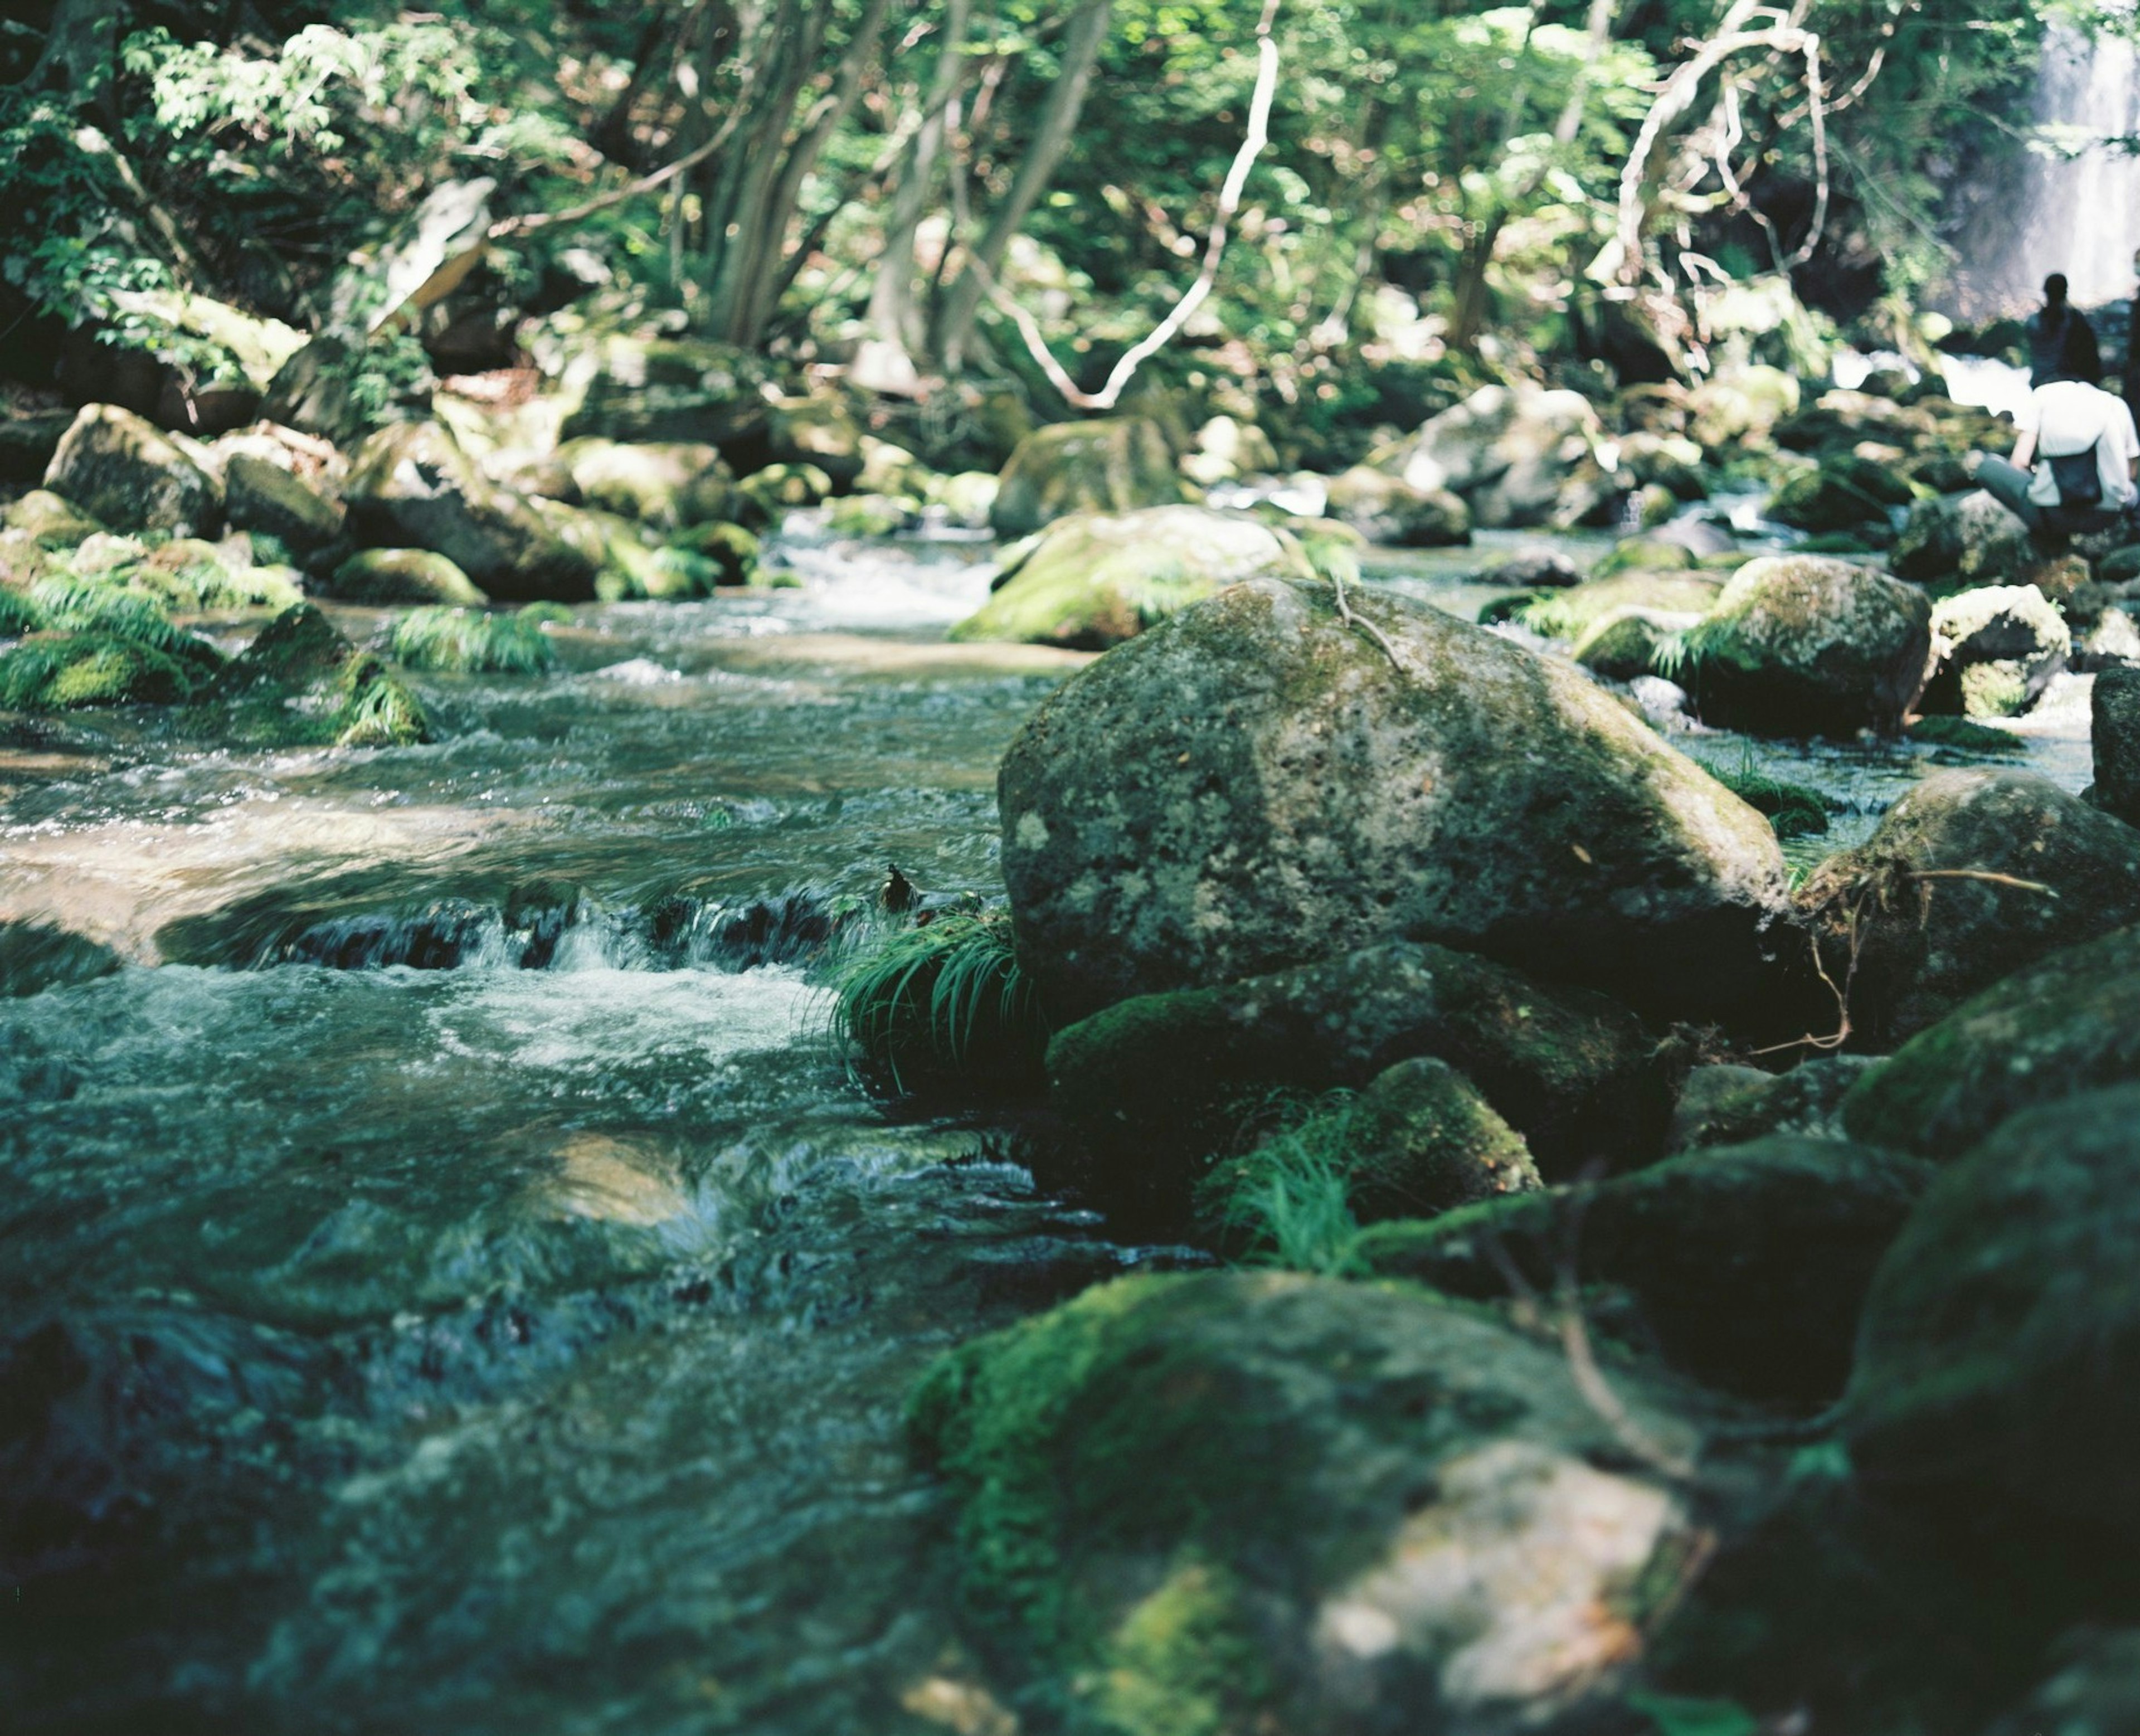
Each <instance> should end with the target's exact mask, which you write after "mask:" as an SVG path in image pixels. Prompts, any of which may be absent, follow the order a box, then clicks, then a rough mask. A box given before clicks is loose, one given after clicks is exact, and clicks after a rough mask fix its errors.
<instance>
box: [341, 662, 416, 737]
mask: <svg viewBox="0 0 2140 1736" xmlns="http://www.w3.org/2000/svg"><path fill="white" fill-rule="evenodd" d="M341 688H342V692H343V694H345V695H346V697H345V699H344V700H343V703H342V705H341V709H340V711H339V712H338V713H337V714H336V718H335V724H336V730H335V745H336V747H338V748H400V747H408V746H411V745H413V744H414V743H418V742H421V741H424V740H425V739H427V738H428V737H429V733H430V720H429V718H427V717H425V714H424V708H423V705H422V704H421V702H420V701H419V700H418V699H417V698H416V696H415V694H412V693H410V691H409V689H407V688H406V687H405V686H403V685H402V684H401V683H400V681H399V680H398V679H395V675H394V673H393V671H392V670H391V669H388V668H387V666H386V665H385V664H384V663H382V662H381V661H380V660H379V659H378V658H376V657H372V656H357V657H352V658H351V659H350V660H349V664H348V667H347V668H346V669H344V670H343V672H342V678H341Z"/></svg>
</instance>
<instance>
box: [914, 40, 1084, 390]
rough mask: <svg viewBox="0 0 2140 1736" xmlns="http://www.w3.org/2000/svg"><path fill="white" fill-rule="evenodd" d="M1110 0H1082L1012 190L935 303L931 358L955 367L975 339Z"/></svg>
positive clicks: (1056, 153) (1053, 160) (1056, 146)
mask: <svg viewBox="0 0 2140 1736" xmlns="http://www.w3.org/2000/svg"><path fill="white" fill-rule="evenodd" d="M1114 9H1115V8H1114V0H1082V4H1081V5H1080V7H1079V8H1078V10H1077V14H1076V15H1075V16H1074V17H1072V19H1071V21H1070V28H1069V31H1068V34H1067V36H1066V38H1065V40H1064V42H1063V67H1062V71H1060V72H1059V73H1058V75H1057V76H1056V80H1055V83H1054V85H1053V87H1052V88H1051V89H1050V90H1049V91H1048V101H1047V104H1046V105H1045V106H1043V109H1042V110H1041V112H1040V120H1039V121H1038V124H1037V125H1036V126H1035V128H1034V130H1033V140H1032V142H1031V143H1030V144H1029V145H1027V146H1026V150H1025V155H1024V158H1023V159H1022V160H1021V161H1020V162H1019V164H1018V173H1017V174H1016V175H1015V176H1014V178H1013V179H1012V181H1011V186H1010V191H1009V193H1008V194H1005V195H1004V199H1003V202H1002V204H999V205H998V206H997V207H996V208H995V210H994V212H993V213H991V214H990V216H989V226H988V228H987V229H986V230H985V231H984V233H983V234H982V236H981V238H980V239H979V241H978V242H976V243H974V246H973V250H972V251H973V257H972V259H971V260H970V261H969V262H968V264H967V266H966V268H965V269H964V271H962V272H960V274H959V275H958V277H955V278H954V279H953V280H952V282H951V286H950V289H949V290H947V291H946V292H945V296H944V299H943V301H942V302H941V303H940V306H938V308H937V311H936V317H935V322H934V329H933V330H932V331H931V332H930V349H931V350H932V351H934V352H935V357H936V360H938V361H939V362H940V363H941V364H942V365H944V366H945V368H946V369H948V370H952V371H954V372H955V371H956V370H958V369H959V367H960V365H961V364H962V363H963V361H964V357H965V354H966V351H967V349H968V347H969V345H970V344H971V342H972V340H973V332H974V321H975V320H976V319H977V318H978V317H979V314H980V308H981V301H982V298H983V297H984V296H985V295H986V294H987V293H988V279H989V278H990V277H993V276H994V273H995V272H996V271H997V269H998V267H1000V266H1001V265H1002V263H1003V258H1004V253H1006V252H1008V251H1009V247H1010V243H1011V238H1012V237H1014V235H1016V234H1017V233H1018V231H1019V229H1021V228H1023V227H1024V224H1025V219H1026V218H1027V217H1028V215H1029V214H1030V213H1031V212H1032V210H1033V204H1034V203H1035V202H1036V201H1037V200H1038V199H1039V197H1040V195H1041V193H1042V190H1043V189H1045V188H1046V186H1047V185H1048V180H1049V178H1050V177H1052V176H1053V174H1054V173H1055V169H1056V165H1057V164H1059V163H1060V162H1061V161H1062V160H1063V153H1064V152H1065V151H1067V150H1068V149H1069V148H1070V140H1071V136H1072V134H1073V133H1074V132H1075V130H1077V113H1078V110H1080V109H1082V107H1083V106H1084V104H1085V89H1086V86H1087V85H1088V84H1090V83H1091V82H1092V68H1093V66H1094V65H1095V64H1096V63H1097V61H1098V60H1099V57H1100V50H1101V48H1102V47H1103V46H1104V45H1105V44H1106V42H1107V29H1108V27H1109V26H1110V25H1111V24H1112V22H1114Z"/></svg>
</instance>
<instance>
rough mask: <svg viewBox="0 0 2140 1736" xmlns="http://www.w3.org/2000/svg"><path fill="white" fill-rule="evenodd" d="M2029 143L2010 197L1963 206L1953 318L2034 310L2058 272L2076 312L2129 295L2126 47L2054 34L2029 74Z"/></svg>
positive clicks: (2063, 30)
mask: <svg viewBox="0 0 2140 1736" xmlns="http://www.w3.org/2000/svg"><path fill="white" fill-rule="evenodd" d="M2033 118H2034V124H2035V126H2036V128H2037V130H2038V140H2039V143H2038V145H2037V148H2035V149H2034V150H2031V152H2030V155H2029V158H2028V159H2027V161H2026V162H2025V163H2024V164H2020V165H2019V167H2018V169H2017V170H2016V172H2015V175H2014V177H2013V184H2012V185H2011V186H2010V189H2000V191H1999V192H1998V194H1996V195H1995V196H1992V197H1985V198H1980V199H1976V200H1974V201H1972V202H1971V204H1972V207H1973V208H1972V209H1971V213H1970V215H1969V217H1968V218H1967V219H1966V223H1965V225H1964V227H1963V229H1962V232H1961V234H1960V235H1959V236H1958V237H1957V238H1956V240H1957V243H1958V245H1959V247H1960V249H1961V269H1960V271H1959V272H1958V273H1957V277H1958V279H1959V282H1958V286H1957V287H1958V295H1957V297H1956V300H1957V301H1958V302H1959V303H1960V310H1961V312H1962V313H1963V314H1964V315H1965V316H1968V317H1972V318H1985V317H1987V316H1991V315H1994V314H1997V313H2001V312H2022V311H2027V310H2028V309H2030V308H2032V307H2034V306H2035V305H2036V304H2037V303H2038V302H2040V300H2041V298H2042V297H2041V292H2042V285H2043V281H2044V277H2046V276H2048V275H2049V273H2051V272H2064V273H2065V275H2066V277H2067V279H2068V281H2069V283H2070V284H2071V286H2072V296H2073V300H2074V302H2075V304H2076V305H2078V306H2082V307H2094V306H2100V305H2101V304H2103V302H2114V301H2122V300H2123V299H2124V298H2125V297H2128V296H2129V295H2131V294H2132V293H2133V250H2134V249H2135V248H2140V155H2135V154H2133V153H2131V152H2130V151H2128V150H2126V149H2124V148H2123V141H2124V140H2127V139H2130V138H2133V137H2134V136H2136V135H2140V58H2136V52H2135V49H2134V46H2133V43H2132V42H2129V41H2127V40H2124V39H2123V38H2120V37H2111V36H2107V35H2106V36H2103V37H2099V38H2097V39H2094V40H2093V41H2092V40H2090V39H2089V38H2088V37H2085V36H2083V35H2082V34H2080V33H2079V32H2076V31H2074V30H2071V29H2069V28H2067V27H2064V26H2058V27H2054V28H2053V29H2052V31H2051V32H2050V36H2049V42H2047V43H2046V44H2045V47H2044V57H2043V62H2042V65H2041V66H2040V68H2039V71H2038V72H2037V76H2036V91H2035V103H2034V116H2033Z"/></svg>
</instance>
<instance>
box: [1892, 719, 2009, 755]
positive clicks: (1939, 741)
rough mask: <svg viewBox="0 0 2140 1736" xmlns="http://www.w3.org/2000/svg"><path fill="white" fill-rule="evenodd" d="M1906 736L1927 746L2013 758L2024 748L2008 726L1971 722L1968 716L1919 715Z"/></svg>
mask: <svg viewBox="0 0 2140 1736" xmlns="http://www.w3.org/2000/svg"><path fill="white" fill-rule="evenodd" d="M1909 738H1910V739H1911V740H1912V741H1913V742H1920V743H1923V744H1924V745H1926V747H1931V748H1954V749H1956V750H1958V751H1960V752H1961V753H1983V754H1995V755H1997V756H1999V757H2000V758H2009V759H2010V758H2015V757H2017V756H2019V755H2020V754H2021V753H2025V752H2026V751H2027V750H2026V748H2025V746H2024V744H2023V743H2022V741H2021V738H2020V737H2019V736H2017V735H2015V734H2014V733H2012V732H2011V731H2010V730H2006V729H1994V728H1991V727H1990V725H1989V724H1987V723H1971V722H1970V720H1969V719H1968V718H1953V717H1929V718H1918V719H1917V722H1916V723H1912V724H1911V725H1910V728H1909Z"/></svg>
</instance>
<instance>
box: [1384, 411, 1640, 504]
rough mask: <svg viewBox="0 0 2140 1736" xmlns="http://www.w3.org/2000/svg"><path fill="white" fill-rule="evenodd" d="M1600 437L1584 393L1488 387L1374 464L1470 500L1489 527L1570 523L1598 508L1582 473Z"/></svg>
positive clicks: (1428, 489) (1414, 483)
mask: <svg viewBox="0 0 2140 1736" xmlns="http://www.w3.org/2000/svg"><path fill="white" fill-rule="evenodd" d="M1600 438H1601V430H1600V426H1599V424H1598V412H1597V411H1596V410H1595V409H1593V408H1592V407H1591V405H1590V402H1589V400H1588V399H1586V398H1584V397H1583V395H1582V394H1581V393H1579V392H1571V391H1548V390H1544V389H1543V388H1540V387H1537V386H1530V385H1522V386H1504V385H1487V386H1481V387H1480V389H1479V390H1477V391H1475V392H1474V393H1473V394H1472V395H1470V397H1469V398H1466V399H1465V400H1464V401H1463V402H1462V403H1461V404H1460V405H1455V407H1454V408H1452V409H1446V410H1444V411H1443V412H1442V413H1441V414H1440V415H1438V416H1436V417H1435V418H1433V419H1432V420H1431V421H1429V422H1427V423H1426V424H1425V425H1424V426H1422V427H1421V429H1420V430H1419V432H1418V433H1417V434H1414V435H1412V436H1411V437H1410V438H1409V439H1405V440H1401V441H1400V442H1398V443H1396V444H1395V445H1393V446H1391V447H1389V448H1387V449H1383V450H1382V451H1379V452H1377V453H1376V454H1374V455H1373V456H1372V458H1371V459H1369V461H1368V462H1369V463H1372V465H1374V467H1375V468H1377V469H1379V470H1382V471H1386V472H1387V473H1388V474H1390V475H1391V476H1394V477H1396V478H1400V479H1401V480H1402V481H1403V482H1405V483H1407V484H1408V485H1410V486H1411V488H1416V489H1418V490H1420V491H1421V492H1422V493H1429V494H1432V493H1438V492H1441V491H1443V490H1446V491H1448V492H1449V493H1455V494H1460V495H1461V496H1463V497H1464V498H1465V502H1466V503H1468V504H1469V505H1470V508H1471V518H1472V522H1474V523H1475V524H1477V525H1480V526H1484V527H1488V528H1490V529H1502V528H1507V527H1524V526H1528V525H1541V524H1563V525H1565V524H1573V523H1574V522H1577V520H1578V519H1579V518H1580V517H1582V516H1583V513H1584V512H1586V511H1587V510H1588V508H1589V507H1590V506H1591V505H1592V504H1593V503H1594V502H1593V496H1592V494H1591V493H1590V492H1588V490H1586V489H1585V488H1583V486H1582V482H1583V474H1582V473H1583V470H1584V469H1585V468H1586V466H1592V465H1594V457H1593V455H1594V453H1595V449H1596V447H1597V445H1598V441H1599V439H1600Z"/></svg>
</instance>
